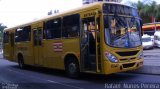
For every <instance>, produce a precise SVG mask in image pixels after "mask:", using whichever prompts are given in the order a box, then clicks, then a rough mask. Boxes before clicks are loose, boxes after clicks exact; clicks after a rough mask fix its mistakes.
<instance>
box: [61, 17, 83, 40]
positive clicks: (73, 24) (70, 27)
mask: <svg viewBox="0 0 160 89" xmlns="http://www.w3.org/2000/svg"><path fill="white" fill-rule="evenodd" d="M62 27H63V28H62V37H64V38H70V37H78V36H79V31H80V15H79V14H74V15H70V16H65V17H63V26H62Z"/></svg>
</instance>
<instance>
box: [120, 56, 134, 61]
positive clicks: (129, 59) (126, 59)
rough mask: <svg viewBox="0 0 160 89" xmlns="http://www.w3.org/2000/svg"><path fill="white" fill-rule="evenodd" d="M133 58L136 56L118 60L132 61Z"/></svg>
mask: <svg viewBox="0 0 160 89" xmlns="http://www.w3.org/2000/svg"><path fill="white" fill-rule="evenodd" d="M134 59H136V57H133V58H125V59H120V61H132V60H134Z"/></svg>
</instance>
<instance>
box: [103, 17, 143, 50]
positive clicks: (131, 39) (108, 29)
mask: <svg viewBox="0 0 160 89" xmlns="http://www.w3.org/2000/svg"><path fill="white" fill-rule="evenodd" d="M104 24H105V28H104V29H105V41H106V43H107V44H108V45H110V46H113V47H125V48H133V47H137V46H140V45H141V39H140V30H141V25H140V20H139V19H137V18H134V17H125V16H118V15H104Z"/></svg>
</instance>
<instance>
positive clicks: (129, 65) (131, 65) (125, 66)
mask: <svg viewBox="0 0 160 89" xmlns="http://www.w3.org/2000/svg"><path fill="white" fill-rule="evenodd" d="M134 65H135V63H129V64H123V68H129V67H133V66H134Z"/></svg>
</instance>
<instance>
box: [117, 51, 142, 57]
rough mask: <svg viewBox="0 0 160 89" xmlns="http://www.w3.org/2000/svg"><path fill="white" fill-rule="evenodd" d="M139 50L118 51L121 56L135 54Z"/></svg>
mask: <svg viewBox="0 0 160 89" xmlns="http://www.w3.org/2000/svg"><path fill="white" fill-rule="evenodd" d="M138 52H139V50H136V51H127V52H116V53H117V54H118V55H120V56H135V55H136V54H137V53H138Z"/></svg>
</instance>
